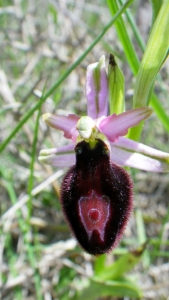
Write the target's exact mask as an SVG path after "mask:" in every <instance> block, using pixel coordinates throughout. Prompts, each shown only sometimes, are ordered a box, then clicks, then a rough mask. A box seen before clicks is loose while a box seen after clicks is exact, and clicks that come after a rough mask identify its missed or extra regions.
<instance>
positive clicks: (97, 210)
mask: <svg viewBox="0 0 169 300" xmlns="http://www.w3.org/2000/svg"><path fill="white" fill-rule="evenodd" d="M78 209H79V216H80V219H81V222H82V224H83V226H84V228H85V230H86V233H87V235H88V237H89V239H90V238H91V236H92V233H93V231H94V230H97V231H98V232H99V236H100V239H101V240H102V241H104V234H105V227H106V224H107V221H108V219H109V215H110V199H109V198H108V197H107V196H104V195H103V196H98V195H97V194H96V193H95V191H93V190H92V192H91V193H90V195H89V196H88V197H81V198H80V200H79V201H78Z"/></svg>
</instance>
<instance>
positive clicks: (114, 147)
mask: <svg viewBox="0 0 169 300" xmlns="http://www.w3.org/2000/svg"><path fill="white" fill-rule="evenodd" d="M109 90H110V87H109V88H108V78H107V73H106V68H105V58H104V56H103V57H101V59H100V61H99V62H98V63H94V64H91V65H89V66H88V68H87V76H86V97H87V116H84V117H79V116H77V115H74V114H70V115H68V116H60V115H52V114H48V113H47V114H45V115H43V119H44V121H45V122H46V123H47V124H48V125H49V126H51V127H53V128H55V129H59V130H62V131H63V132H64V136H65V138H67V139H70V140H71V141H72V143H71V144H69V145H67V146H64V147H60V148H54V149H49V150H47V149H45V150H41V152H40V156H39V160H40V161H41V162H43V163H48V164H52V165H53V166H57V167H71V168H70V169H69V171H68V172H67V174H66V175H65V177H64V179H63V182H62V186H61V204H62V208H63V211H64V214H65V216H66V219H67V221H68V224H69V225H70V228H71V229H72V231H73V233H74V235H75V237H76V238H77V240H78V242H79V243H80V245H81V246H82V247H83V248H84V250H85V251H87V252H88V253H90V254H94V255H98V254H103V253H106V252H109V251H111V250H112V249H113V248H114V247H115V246H116V245H117V243H118V241H119V240H120V238H121V237H122V234H123V232H124V229H125V226H126V223H127V221H128V219H129V216H130V212H131V210H132V202H133V191H132V181H131V179H130V177H129V175H128V174H127V172H126V171H125V170H124V169H123V168H122V167H121V166H130V167H134V168H138V169H142V170H146V171H152V172H167V171H169V154H167V153H164V152H161V151H158V150H155V149H153V148H151V147H148V146H145V145H143V144H141V143H138V142H135V141H132V140H130V139H128V138H126V137H124V136H125V135H126V134H127V132H128V129H129V128H130V127H133V126H136V125H138V124H139V122H140V121H142V120H145V119H146V118H148V117H149V116H150V114H151V113H152V110H151V109H150V108H148V107H142V108H138V109H134V110H130V111H127V112H124V113H122V114H119V115H116V114H113V115H110V116H107V114H108V96H109V95H108V93H109V92H108V91H109Z"/></svg>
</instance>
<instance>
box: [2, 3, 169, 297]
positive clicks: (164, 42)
mask: <svg viewBox="0 0 169 300" xmlns="http://www.w3.org/2000/svg"><path fill="white" fill-rule="evenodd" d="M72 2H73V1H72ZM96 2H97V1H96ZM64 3H65V2H64ZM64 5H65V6H62V5H60V6H56V5H54V2H51V3H46V1H43V0H38V1H33V0H32V1H12V0H8V1H2V0H1V1H0V16H1V18H0V27H1V29H2V30H1V36H0V41H1V53H0V61H1V63H0V69H1V70H0V71H3V73H0V75H2V74H3V75H5V76H6V77H5V78H6V79H5V80H4V81H3V86H4V87H5V89H4V90H5V91H8V92H7V94H6V97H5V96H4V94H3V93H2V92H1V94H0V132H1V136H0V153H1V157H0V193H1V197H0V198H1V199H0V214H1V216H0V234H1V238H0V239H1V241H0V243H1V245H2V256H3V262H2V265H3V267H2V270H1V271H0V272H2V274H1V275H2V276H1V277H2V297H3V299H4V300H6V299H18V300H19V299H28V298H30V297H32V299H37V300H39V299H47V298H49V297H50V296H51V298H53V299H60V300H67V299H73V300H75V299H78V300H81V299H85V300H86V299H88V300H90V299H93V300H97V299H99V300H100V299H104V297H108V296H110V297H121V298H122V297H128V298H130V299H136V298H141V297H143V295H144V293H146V292H147V290H146V289H145V287H144V286H143V285H142V286H141V284H140V281H141V280H140V278H141V279H142V278H145V277H144V276H146V275H145V274H147V277H146V278H149V277H148V276H149V275H148V272H147V270H149V269H150V268H151V267H154V266H158V267H159V270H160V266H159V262H161V264H165V263H166V260H167V259H168V257H169V242H168V239H167V234H166V228H167V226H166V224H168V222H169V209H168V193H169V189H168V177H167V175H166V177H164V176H163V175H161V174H160V175H159V177H158V180H159V181H158V182H157V185H155V183H156V181H157V177H155V174H152V176H150V177H146V174H145V173H143V172H142V173H141V172H138V171H136V170H133V171H132V175H133V181H134V182H135V199H137V198H138V199H141V200H135V210H134V216H133V219H132V222H134V226H133V223H131V224H132V225H130V230H129V232H127V234H126V235H125V236H124V239H123V241H122V243H121V245H120V246H119V247H118V248H117V249H116V250H114V251H113V253H111V254H109V255H108V257H107V256H106V255H102V256H100V257H97V258H96V259H94V258H92V257H91V256H90V257H89V256H88V255H87V254H84V252H83V250H81V249H79V248H78V247H77V246H76V245H75V243H74V242H73V241H72V239H70V233H69V229H68V227H67V225H65V221H64V220H63V215H62V212H61V205H60V203H59V196H60V195H59V187H60V184H61V179H62V176H63V172H62V170H56V169H52V168H49V167H44V166H41V165H40V164H39V163H38V161H37V157H38V152H39V150H40V149H41V148H42V145H43V146H45V147H46V148H50V147H56V146H60V145H63V141H62V137H60V136H59V135H57V133H55V132H54V131H50V133H49V130H48V129H47V128H46V127H45V125H44V124H43V123H42V121H41V118H40V116H41V114H42V113H44V112H46V111H48V110H50V111H51V112H55V111H56V110H66V111H71V112H76V111H77V112H78V113H79V114H80V115H84V114H85V109H86V108H85V106H84V98H83V97H84V96H83V94H84V93H83V91H84V82H85V79H84V76H85V71H86V67H87V65H88V64H89V63H92V62H95V61H98V59H99V58H100V56H101V55H102V54H106V53H107V54H106V55H107V58H108V52H111V53H113V54H114V55H115V56H117V57H118V65H119V66H120V69H121V70H123V71H124V70H125V72H126V69H127V77H126V78H125V81H126V86H127V90H131V89H133V91H134V96H133V103H132V98H131V97H130V99H129V100H128V99H127V100H126V101H125V106H126V107H127V108H128V107H129V108H131V107H132V106H133V107H139V106H143V105H151V106H152V107H153V109H154V112H155V116H153V117H151V119H150V120H149V121H147V122H146V124H145V127H144V128H143V124H142V125H141V126H139V127H136V128H133V129H132V130H131V131H130V132H129V135H128V136H129V137H130V138H132V139H139V138H140V137H141V132H142V130H143V138H144V140H146V142H147V143H148V144H152V145H157V148H159V149H161V150H163V151H168V142H169V140H168V133H169V117H168V115H169V101H168V88H167V83H168V77H169V75H168V73H167V71H166V70H164V69H163V72H162V73H161V75H160V74H159V72H160V69H161V68H162V66H163V65H164V67H165V60H166V58H167V55H168V46H169V35H168V28H169V18H168V15H169V2H168V1H167V0H164V1H162V0H159V1H158V0H151V5H152V12H153V14H152V16H151V14H150V15H149V27H150V31H149V33H148V38H144V36H143V35H142V33H141V30H140V28H139V26H138V25H137V24H138V22H136V16H137V9H138V7H137V5H136V2H134V3H132V1H126V2H124V1H122V0H114V1H112V0H107V5H106V2H105V1H98V2H97V3H94V4H91V3H90V2H86V3H84V6H83V9H81V4H80V2H78V3H75V1H74V2H73V3H69V5H67V4H66V3H65V4H64ZM94 5H95V6H96V7H95V6H94ZM127 7H130V10H126V9H127ZM95 8H97V9H95ZM122 14H123V15H122ZM110 15H111V17H110ZM110 18H111V19H110ZM109 19H110V21H108V20H109ZM115 30H116V31H115ZM148 30H149V28H147V32H148ZM115 32H116V33H117V35H116V37H115V38H114V39H112V36H115V34H116V33H115ZM118 72H119V69H118ZM119 74H121V73H118V75H119ZM131 74H132V75H131ZM113 76H114V75H113ZM119 76H120V78H121V80H122V81H123V78H122V76H121V75H119ZM110 77H111V76H110ZM156 77H157V78H156ZM77 78H78V79H77ZM133 78H134V79H133ZM0 80H2V76H1V77H0ZM111 80H112V78H110V82H111ZM123 84H124V82H122V85H123ZM0 85H1V86H2V83H1V81H0ZM44 86H45V91H44ZM154 86H155V91H154ZM122 89H124V87H123V86H122ZM0 91H2V90H1V89H0ZM113 93H114V89H113ZM11 95H12V96H13V97H11ZM117 98H118V99H119V98H120V96H119V94H118V90H116V95H112V99H114V100H113V101H115V102H113V101H112V105H111V106H110V110H111V112H114V111H113V109H114V105H116V104H117V107H116V109H115V112H116V113H118V112H120V111H121V110H123V108H124V103H123V100H124V99H123V98H121V105H119V100H118V103H117V101H116V100H117ZM147 124H148V125H147ZM161 124H162V126H161ZM60 171H61V173H58V177H57V172H60ZM53 174H56V177H55V178H54V179H52V176H53ZM151 177H152V178H151ZM49 179H50V180H49ZM48 180H49V182H48ZM143 181H144V184H143ZM146 184H147V185H146ZM145 186H146V188H145ZM153 187H154V189H153ZM149 189H150V192H149ZM151 189H152V190H151ZM145 195H147V198H146V199H145ZM152 195H153V196H152ZM157 195H159V196H158V197H159V198H158V199H157V198H156V197H157ZM151 197H153V198H155V199H156V202H155V201H154V202H153V205H150V207H149V209H148V210H147V211H146V212H145V206H146V204H147V203H149V201H150V199H151ZM151 203H152V202H151ZM155 205H156V206H155ZM156 208H159V211H160V213H159V214H157V211H156ZM133 220H134V221H133ZM152 232H153V233H152ZM151 233H152V236H151ZM128 235H129V238H127V236H128ZM147 240H148V242H147ZM131 249H132V250H131ZM134 249H136V250H134ZM157 262H158V263H157ZM161 272H162V271H161ZM129 274H130V275H129ZM138 274H139V276H138ZM151 279H152V278H151ZM142 280H143V279H142ZM156 280H157V284H158V280H160V278H159V277H158V278H156ZM154 282H155V279H154ZM150 290H151V287H150ZM152 292H153V288H152ZM24 297H25V298H24ZM45 297H46V298H45ZM144 297H146V296H144Z"/></svg>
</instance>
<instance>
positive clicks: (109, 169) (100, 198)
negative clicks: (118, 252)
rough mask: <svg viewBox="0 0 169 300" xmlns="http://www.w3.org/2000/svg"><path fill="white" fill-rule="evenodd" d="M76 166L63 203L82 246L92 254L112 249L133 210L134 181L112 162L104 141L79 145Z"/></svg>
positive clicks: (65, 185)
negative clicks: (92, 144)
mask: <svg viewBox="0 0 169 300" xmlns="http://www.w3.org/2000/svg"><path fill="white" fill-rule="evenodd" d="M75 152H76V165H75V166H73V167H72V168H71V169H70V170H69V171H68V172H67V174H66V176H65V178H64V180H63V183H62V188H61V203H62V207H63V211H64V213H65V215H66V218H67V220H68V222H69V224H70V227H71V228H72V231H73V233H74V235H75V237H76V239H77V240H78V242H79V243H80V245H81V246H82V247H83V248H84V250H85V251H87V252H88V253H90V254H94V255H98V254H103V253H106V252H110V251H111V250H112V249H113V248H114V247H115V246H116V245H117V243H118V242H119V240H120V238H121V236H122V234H123V232H124V229H125V225H126V223H127V220H128V219H129V215H130V212H131V210H132V200H133V194H132V181H131V179H130V177H129V175H128V173H127V172H126V171H125V170H124V169H123V168H122V167H120V166H118V165H116V164H114V163H112V162H111V161H110V152H109V150H108V148H107V145H106V144H105V143H104V142H103V141H102V140H97V143H96V146H95V147H94V149H91V148H90V146H89V144H88V143H86V142H85V141H82V142H80V143H78V144H77V146H76V148H75Z"/></svg>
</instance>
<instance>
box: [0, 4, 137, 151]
mask: <svg viewBox="0 0 169 300" xmlns="http://www.w3.org/2000/svg"><path fill="white" fill-rule="evenodd" d="M132 2H133V0H128V1H127V2H126V3H125V4H124V5H123V6H122V7H121V8H120V9H119V10H118V12H117V13H116V14H115V15H114V17H113V18H112V19H111V21H110V22H108V23H107V25H106V26H105V27H104V28H103V30H102V32H101V33H100V34H99V35H98V36H97V38H96V39H95V40H94V41H93V43H92V44H91V45H90V46H89V47H88V48H87V49H86V51H84V52H83V54H82V55H81V56H80V57H79V58H78V59H77V60H76V61H75V62H74V63H73V64H72V65H71V66H70V67H69V68H68V70H67V71H66V72H65V73H64V74H63V75H62V76H61V77H60V78H59V80H58V81H57V82H56V83H55V84H54V85H53V86H52V87H51V88H50V89H49V91H48V92H47V93H46V94H45V95H44V97H42V98H41V100H40V101H39V102H38V103H37V104H36V105H35V106H33V107H32V108H31V109H30V110H29V111H28V112H27V114H25V116H24V117H23V118H22V119H21V120H20V122H19V123H18V125H17V126H16V127H15V128H14V130H13V131H12V132H11V133H10V135H9V136H8V137H7V138H6V139H5V140H4V141H3V142H2V144H1V145H0V153H1V152H2V151H3V150H4V149H5V148H6V146H7V145H8V144H9V142H10V140H11V139H12V138H13V137H14V136H15V135H16V133H17V132H18V131H19V130H20V128H21V127H22V126H23V125H24V124H25V123H26V121H27V120H28V119H29V118H30V117H31V116H32V114H33V113H34V112H35V111H36V110H37V109H38V108H39V106H40V105H41V103H43V102H44V101H45V100H46V99H47V98H48V97H49V96H50V95H51V94H52V93H53V92H54V91H55V90H56V89H57V88H58V86H59V85H60V84H61V83H62V82H63V81H64V80H65V79H66V78H67V77H68V76H69V75H70V73H71V72H72V71H73V70H74V69H75V68H76V67H77V66H78V65H79V64H80V63H81V62H82V61H83V59H84V58H85V57H86V55H87V54H88V53H89V52H90V51H91V50H92V49H93V48H94V46H95V45H96V44H97V43H98V42H99V41H100V40H101V38H102V37H103V36H104V35H105V33H106V32H107V31H108V30H109V28H110V27H111V26H112V25H113V23H114V22H115V21H116V20H117V18H118V17H119V16H120V15H121V14H122V13H123V12H124V11H125V10H126V8H127V7H128V6H129V5H130V4H131V3H132Z"/></svg>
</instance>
